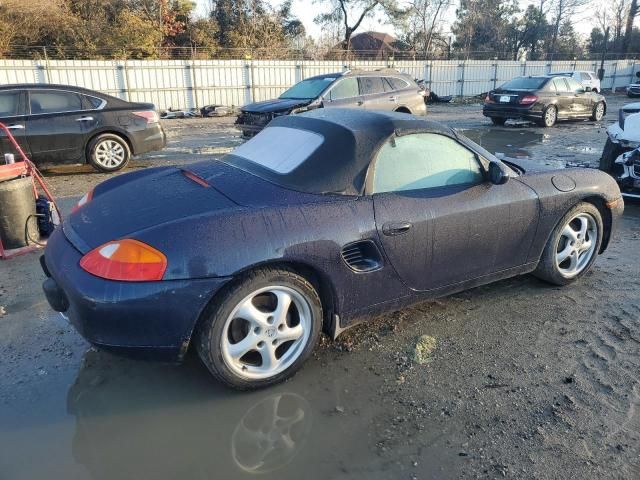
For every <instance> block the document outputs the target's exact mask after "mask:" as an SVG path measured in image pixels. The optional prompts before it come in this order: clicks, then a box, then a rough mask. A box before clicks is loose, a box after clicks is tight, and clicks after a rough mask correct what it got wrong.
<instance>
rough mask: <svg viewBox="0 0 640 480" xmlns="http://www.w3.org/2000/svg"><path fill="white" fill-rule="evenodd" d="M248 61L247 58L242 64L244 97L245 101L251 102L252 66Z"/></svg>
mask: <svg viewBox="0 0 640 480" xmlns="http://www.w3.org/2000/svg"><path fill="white" fill-rule="evenodd" d="M250 62H251V60H247V61H246V62H245V64H244V85H245V93H244V98H245V100H246V102H247V103H253V68H252V66H251V64H250Z"/></svg>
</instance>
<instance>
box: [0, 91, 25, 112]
mask: <svg viewBox="0 0 640 480" xmlns="http://www.w3.org/2000/svg"><path fill="white" fill-rule="evenodd" d="M21 93H22V92H20V91H19V90H11V91H8V92H0V117H15V116H16V115H21V114H22V112H20V95H21Z"/></svg>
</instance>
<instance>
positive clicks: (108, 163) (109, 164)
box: [88, 133, 131, 172]
mask: <svg viewBox="0 0 640 480" xmlns="http://www.w3.org/2000/svg"><path fill="white" fill-rule="evenodd" d="M88 150H89V163H90V164H91V165H92V166H93V167H94V168H95V169H96V170H99V171H101V172H115V171H117V170H120V169H122V168H124V167H125V166H126V165H127V163H129V159H130V158H131V150H130V149H129V145H127V142H126V141H125V140H124V139H123V138H122V137H120V136H118V135H114V134H112V133H104V134H102V135H98V136H97V137H96V138H94V139H93V140H91V142H90V143H89V148H88Z"/></svg>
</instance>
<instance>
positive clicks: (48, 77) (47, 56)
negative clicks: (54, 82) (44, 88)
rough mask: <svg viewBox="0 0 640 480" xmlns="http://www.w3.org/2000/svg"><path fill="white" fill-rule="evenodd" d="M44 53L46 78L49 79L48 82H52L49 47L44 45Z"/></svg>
mask: <svg viewBox="0 0 640 480" xmlns="http://www.w3.org/2000/svg"><path fill="white" fill-rule="evenodd" d="M42 53H44V78H46V79H47V83H51V72H50V70H51V68H50V67H51V65H50V64H49V55H47V47H42Z"/></svg>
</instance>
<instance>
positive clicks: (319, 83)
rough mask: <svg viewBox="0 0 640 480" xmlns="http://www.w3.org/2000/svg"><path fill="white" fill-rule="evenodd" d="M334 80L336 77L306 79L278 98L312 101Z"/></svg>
mask: <svg viewBox="0 0 640 480" xmlns="http://www.w3.org/2000/svg"><path fill="white" fill-rule="evenodd" d="M335 80H336V77H316V78H308V79H307V80H303V81H301V82H299V83H296V84H295V85H294V86H293V87H291V88H290V89H288V90H285V92H284V93H283V94H282V95H280V98H290V99H294V100H312V99H314V98H317V97H318V95H320V94H321V93H322V92H324V91H325V89H326V88H327V87H328V86H329V85H331V84H332V83H333V82H334V81H335Z"/></svg>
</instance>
